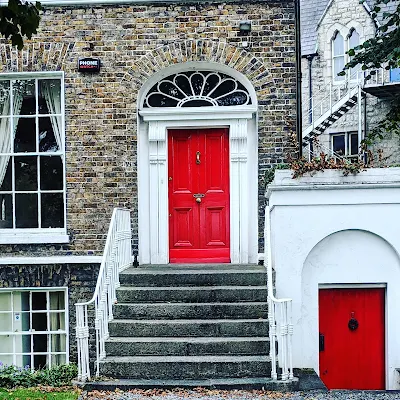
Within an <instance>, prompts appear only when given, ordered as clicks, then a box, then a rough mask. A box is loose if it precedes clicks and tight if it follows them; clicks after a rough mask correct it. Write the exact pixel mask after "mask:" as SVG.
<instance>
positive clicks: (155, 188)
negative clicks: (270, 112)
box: [138, 107, 258, 264]
mask: <svg viewBox="0 0 400 400" xmlns="http://www.w3.org/2000/svg"><path fill="white" fill-rule="evenodd" d="M226 108H229V107H226ZM224 109H225V107H224ZM224 109H221V108H219V114H210V113H209V112H203V111H202V110H201V111H199V112H198V113H197V114H196V117H195V118H194V119H193V117H192V118H188V119H181V116H182V113H181V110H179V109H178V111H179V112H178V113H176V114H174V113H173V112H172V111H173V110H176V109H173V110H171V109H170V110H169V114H168V119H167V120H157V118H161V116H160V115H158V116H157V113H152V112H150V113H148V112H147V111H148V110H146V111H140V112H139V114H140V115H142V114H143V119H144V122H148V123H147V132H146V129H144V130H143V129H139V134H140V135H141V138H140V139H139V141H138V143H139V151H138V154H139V155H140V156H139V162H138V164H139V168H138V170H139V171H141V170H146V169H147V170H148V171H149V172H148V173H147V172H144V174H143V175H141V174H139V177H138V180H139V191H138V192H139V209H140V210H141V212H140V213H139V263H140V264H168V262H169V240H168V232H169V228H168V176H167V173H168V164H167V163H168V160H167V131H168V129H177V128H178V129H179V128H200V129H201V128H212V127H227V128H229V142H230V223H231V227H230V232H231V233H230V234H231V237H230V240H231V262H232V263H236V264H247V263H257V260H258V250H257V244H256V243H252V241H254V237H255V236H254V235H250V233H249V226H252V229H257V228H256V227H257V226H258V224H257V217H256V219H255V220H253V219H254V217H253V215H252V218H251V221H250V220H249V212H248V210H249V209H257V184H256V183H255V184H254V183H253V184H251V183H249V170H248V168H249V163H251V164H254V163H255V164H257V158H254V159H253V158H252V159H251V160H249V159H248V152H249V148H248V140H247V138H248V136H249V135H256V132H253V131H252V129H251V127H249V123H248V121H249V120H251V119H252V118H254V113H249V112H248V111H247V110H246V112H244V113H240V112H238V113H237V114H235V118H234V119H232V118H229V116H231V114H230V113H231V110H227V111H226V112H224ZM149 116H150V118H149ZM143 136H145V137H146V136H147V140H146V139H145V137H143ZM146 142H147V143H146ZM253 143H257V141H256V140H255V141H253ZM146 152H147V155H146ZM253 170H255V168H254V165H252V168H251V171H253ZM146 176H147V177H148V178H147V179H146ZM254 181H257V180H256V179H255V180H254ZM253 214H254V213H253ZM249 242H250V243H249Z"/></svg>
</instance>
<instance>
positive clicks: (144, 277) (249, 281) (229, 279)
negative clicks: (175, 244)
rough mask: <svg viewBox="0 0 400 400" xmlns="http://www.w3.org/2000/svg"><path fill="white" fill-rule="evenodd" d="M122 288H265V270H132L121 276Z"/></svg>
mask: <svg viewBox="0 0 400 400" xmlns="http://www.w3.org/2000/svg"><path fill="white" fill-rule="evenodd" d="M120 282H121V285H130V286H139V287H147V286H152V287H162V286H229V285H232V286H265V285H266V282H267V274H266V272H265V268H264V267H263V266H258V265H254V266H253V265H251V266H234V265H230V264H228V266H227V264H222V265H210V264H208V265H207V266H206V265H199V266H195V265H193V264H190V265H189V266H180V267H179V268H178V267H176V266H174V267H171V266H166V267H151V268H150V267H148V268H143V267H142V268H128V269H126V270H125V271H123V272H122V273H121V274H120Z"/></svg>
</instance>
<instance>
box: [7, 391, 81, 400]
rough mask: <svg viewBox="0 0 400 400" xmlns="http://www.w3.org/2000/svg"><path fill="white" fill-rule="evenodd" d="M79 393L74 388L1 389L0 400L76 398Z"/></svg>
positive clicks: (72, 399) (68, 399) (66, 399)
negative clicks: (60, 389) (60, 390)
mask: <svg viewBox="0 0 400 400" xmlns="http://www.w3.org/2000/svg"><path fill="white" fill-rule="evenodd" d="M78 396H79V394H78V392H77V391H74V390H67V391H62V392H43V391H40V390H39V389H9V390H7V389H1V388H0V400H76V399H77V398H78Z"/></svg>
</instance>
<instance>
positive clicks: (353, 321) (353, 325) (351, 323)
mask: <svg viewBox="0 0 400 400" xmlns="http://www.w3.org/2000/svg"><path fill="white" fill-rule="evenodd" d="M347 326H348V327H349V329H350V330H351V331H355V330H356V329H357V328H358V321H357V320H356V319H355V318H354V312H352V313H351V318H350V321H349V323H348V324H347Z"/></svg>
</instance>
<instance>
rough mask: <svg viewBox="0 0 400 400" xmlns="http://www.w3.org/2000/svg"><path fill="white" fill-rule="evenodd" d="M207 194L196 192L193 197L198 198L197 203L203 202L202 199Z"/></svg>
mask: <svg viewBox="0 0 400 400" xmlns="http://www.w3.org/2000/svg"><path fill="white" fill-rule="evenodd" d="M204 196H205V194H203V193H195V194H194V195H193V197H194V198H195V199H196V203H201V199H202V198H203V197H204Z"/></svg>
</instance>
